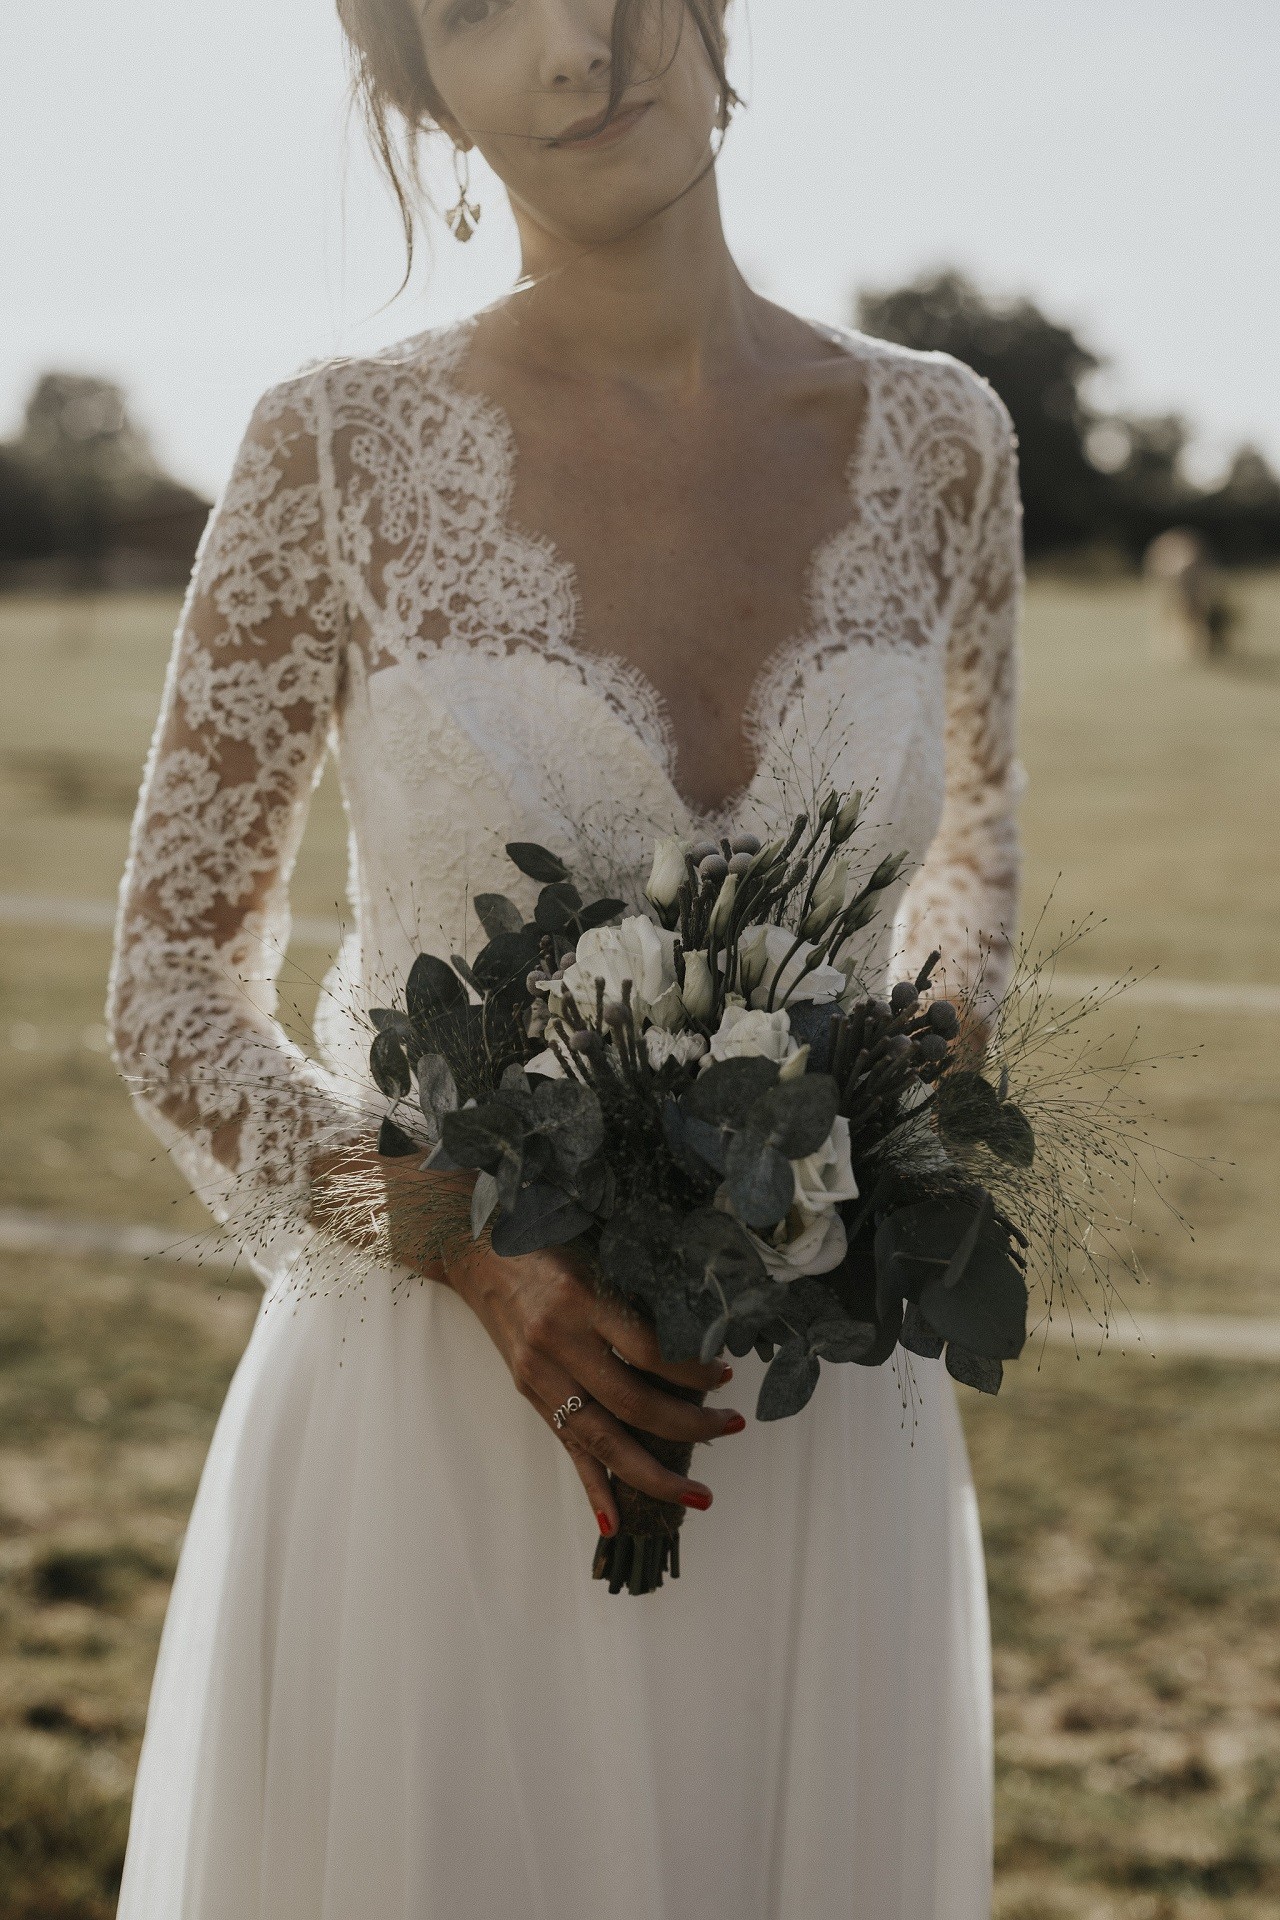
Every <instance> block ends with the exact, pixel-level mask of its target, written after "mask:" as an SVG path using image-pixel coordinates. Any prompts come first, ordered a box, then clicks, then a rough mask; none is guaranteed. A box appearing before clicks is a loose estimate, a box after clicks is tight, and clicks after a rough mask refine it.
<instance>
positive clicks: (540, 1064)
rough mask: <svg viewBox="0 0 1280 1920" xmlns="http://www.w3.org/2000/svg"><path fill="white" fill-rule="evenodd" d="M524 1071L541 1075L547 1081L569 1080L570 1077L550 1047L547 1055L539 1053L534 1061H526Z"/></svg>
mask: <svg viewBox="0 0 1280 1920" xmlns="http://www.w3.org/2000/svg"><path fill="white" fill-rule="evenodd" d="M524 1070H525V1072H526V1073H540V1074H541V1075H542V1077H543V1078H544V1079H545V1080H566V1079H568V1075H567V1074H566V1072H565V1070H564V1068H563V1067H562V1066H561V1065H560V1062H559V1060H558V1059H557V1058H556V1056H555V1054H554V1053H552V1051H551V1049H550V1047H548V1048H547V1050H546V1052H545V1053H537V1054H535V1055H534V1057H533V1059H532V1060H526V1061H525V1066H524Z"/></svg>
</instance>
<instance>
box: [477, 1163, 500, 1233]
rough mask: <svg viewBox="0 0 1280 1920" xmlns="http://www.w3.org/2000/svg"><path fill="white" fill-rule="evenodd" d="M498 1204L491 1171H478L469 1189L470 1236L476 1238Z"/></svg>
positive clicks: (486, 1224) (495, 1184)
mask: <svg viewBox="0 0 1280 1920" xmlns="http://www.w3.org/2000/svg"><path fill="white" fill-rule="evenodd" d="M497 1204H498V1183H497V1181H496V1180H495V1179H494V1177H493V1175H492V1174H491V1173H478V1174H477V1175H476V1184H475V1186H474V1187H473V1188H472V1189H471V1238H472V1239H473V1240H478V1239H479V1238H480V1235H481V1234H482V1233H483V1232H484V1230H485V1228H486V1227H487V1226H488V1224H489V1220H490V1217H491V1215H492V1213H493V1210H494V1208H495V1207H496V1206H497Z"/></svg>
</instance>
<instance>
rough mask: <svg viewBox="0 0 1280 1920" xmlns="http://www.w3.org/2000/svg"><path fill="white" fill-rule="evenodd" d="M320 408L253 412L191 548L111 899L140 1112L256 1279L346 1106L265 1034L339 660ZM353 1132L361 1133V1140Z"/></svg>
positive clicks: (336, 1138)
mask: <svg viewBox="0 0 1280 1920" xmlns="http://www.w3.org/2000/svg"><path fill="white" fill-rule="evenodd" d="M317 404H318V403H317V401H316V399H315V397H314V393H313V385H312V384H309V383H308V382H307V381H306V380H305V379H304V380H300V381H297V382H293V383H291V384H290V385H288V386H286V387H283V388H280V389H277V390H276V391H274V392H272V393H270V394H268V395H267V397H266V398H265V399H264V400H263V401H262V402H261V403H260V405H259V406H258V409H257V411H256V412H255V414H254V417H253V420H252V422H251V424H250V427H249V430H248V433H247V435H246V438H245V440H244V444H243V446H242V447H241V450H240V453H239V456H238V458H237V461H236V465H235V469H234V472H233V474H232V478H231V480H230V483H229V485H228V487H227V490H226V493H225V494H224V496H223V499H222V501H221V503H220V505H219V507H218V509H217V510H216V512H215V514H214V517H213V519H212V521H211V522H210V526H209V530H208V532H207V533H206V535H205V539H204V542H203V544H202V547H201V551H200V555H199V558H198V560H197V562H196V570H195V576H194V578H193V580H192V584H191V589H190V592H189V594H188V596H187V602H186V606H185V608H184V611H183V615H182V620H181V623H180V625H179V628H178V633H177V638H176V641H175V645H174V651H173V656H172V659H171V661H170V666H169V674H168V679H167V682H166V686H165V694H164V701H163V705H162V707H161V711H160V718H159V721H158V723H157V727H156V733H155V738H154V740H153V742H152V747H151V754H150V758H149V760H148V763H147V769H146V773H145V776H144V779H143V785H142V793H141V797H140V799H139V803H138V810H137V814H136V816H135V819H134V826H133V835H132V840H131V845H130V853H129V863H128V866H127V868H126V871H125V877H124V883H123V887H122V893H121V904H120V915H119V921H118V927H117V935H116V950H115V957H114V961H113V965H112V973H111V983H110V990H109V999H108V1020H109V1024H110V1028H111V1032H112V1035H113V1039H114V1044H115V1049H116V1057H117V1061H118V1064H119V1066H120V1069H121V1071H122V1073H123V1074H124V1075H125V1078H126V1080H127V1082H128V1084H129V1087H130V1091H131V1092H132V1094H133V1097H134V1100H135V1102H136V1104H137V1105H138V1107H139V1109H140V1111H141V1112H142V1114H143V1116H144V1117H145V1118H146V1120H147V1121H148V1122H149V1124H150V1125H151V1126H152V1127H153V1128H154V1130H155V1131H156V1132H157V1133H158V1134H159V1135H160V1137H161V1138H162V1139H163V1140H164V1141H165V1143H166V1145H167V1146H168V1147H169V1149H170V1151H171V1152H172V1153H173V1155H174V1158H175V1159H176V1160H177V1161H178V1164H179V1165H180V1166H181V1167H182V1168H183V1171H184V1172H185V1173H186V1175H187V1178H188V1179H189V1180H190V1181H191V1182H192V1184H193V1186H195V1187H196V1189H197V1190H198V1191H199V1192H200V1194H201V1197H202V1198H203V1199H205V1200H206V1202H207V1203H208V1204H209V1205H210V1206H211V1207H212V1210H213V1211H214V1212H215V1214H216V1215H217V1216H218V1217H219V1218H220V1219H221V1220H223V1221H224V1222H229V1223H230V1224H232V1226H233V1228H234V1229H235V1231H236V1232H237V1234H238V1236H239V1237H240V1238H241V1239H242V1241H243V1242H244V1243H245V1245H246V1247H247V1248H248V1250H249V1251H250V1253H251V1254H252V1255H253V1257H254V1258H255V1259H257V1260H258V1261H259V1263H260V1264H262V1265H263V1266H264V1268H265V1269H266V1270H271V1269H275V1268H277V1267H278V1265H279V1262H280V1258H281V1256H282V1255H287V1254H288V1252H289V1251H290V1250H291V1249H296V1248H297V1247H298V1246H299V1244H300V1243H301V1241H303V1240H305V1239H306V1237H307V1228H306V1224H305V1223H306V1214H307V1208H308V1200H309V1165H310V1161H311V1159H312V1157H313V1155H314V1154H315V1153H317V1152H318V1151H320V1150H322V1149H323V1148H327V1147H329V1146H337V1145H339V1144H341V1143H344V1142H347V1141H350V1140H351V1139H353V1138H354V1137H356V1136H357V1135H358V1134H359V1133H360V1132H361V1131H362V1129H361V1126H360V1120H359V1116H358V1114H357V1113H356V1112H355V1111H354V1108H355V1107H356V1105H357V1104H358V1103H356V1102H354V1101H353V1100H352V1099H351V1097H350V1096H349V1095H346V1094H345V1093H344V1090H343V1089H342V1088H341V1087H339V1086H338V1085H337V1084H336V1083H335V1082H334V1081H333V1079H332V1078H331V1076H329V1075H327V1074H325V1073H324V1072H323V1071H322V1070H321V1069H320V1068H319V1067H318V1066H317V1065H316V1064H315V1063H314V1062H313V1061H311V1060H310V1059H308V1058H307V1056H306V1055H304V1054H303V1053H302V1052H301V1051H300V1050H299V1049H298V1048H297V1047H295V1046H293V1045H292V1044H291V1042H290V1041H289V1040H288V1039H287V1038H286V1036H285V1034H284V1032H283V1031H282V1029H281V1028H280V1027H279V1025H277V1024H276V1022H275V1020H274V1019H273V1017H272V1016H273V1013H274V1009H275V994H276V980H277V977H278V974H279V971H280V966H281V962H282V959H283V955H284V950H285V946H286V944H287V941H288V935H289V904H288V882H289V876H290V872H291V870H292V866H293V862H294V859H295V857H296V854H297V850H298V843H299V841H300V839H301V837H302V829H303V824H304V821H305V818H306V814H307V809H308V806H309V803H310V798H311V793H312V790H313V788H314V786H315V784H316V781H317V779H318V778H319V774H320V770H321V767H322V764H323V760H324V753H325V746H326V739H327V731H328V726H329V722H330V718H331V715H332V713H333V709H334V703H335V697H336V689H337V678H338V672H339V659H340V646H339V637H340V602H339V595H338V592H337V589H336V585H335V581H334V577H333V573H332V570H331V568H330V564H329V557H328V547H327V539H326V516H325V510H324V500H323V493H322V487H321V482H320V472H319V455H318V444H319V441H318V433H317V423H316V407H317ZM366 1126H367V1123H366Z"/></svg>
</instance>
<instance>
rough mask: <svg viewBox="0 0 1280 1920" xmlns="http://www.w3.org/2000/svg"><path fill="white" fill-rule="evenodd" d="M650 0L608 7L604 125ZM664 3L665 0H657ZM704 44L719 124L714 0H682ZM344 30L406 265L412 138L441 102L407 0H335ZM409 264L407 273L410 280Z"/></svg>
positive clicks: (415, 163) (414, 178) (415, 179)
mask: <svg viewBox="0 0 1280 1920" xmlns="http://www.w3.org/2000/svg"><path fill="white" fill-rule="evenodd" d="M652 4H653V0H616V4H615V7H614V15H613V32H612V58H611V62H610V68H609V98H608V101H607V103H606V105H605V107H604V109H603V111H602V113H601V115H600V124H601V125H602V126H603V125H604V124H605V123H606V122H607V121H608V120H610V119H612V117H613V115H614V114H615V113H616V112H617V111H618V108H619V106H620V104H621V102H622V96H623V95H624V93H625V92H626V90H627V88H628V87H629V86H630V85H631V81H632V78H633V76H634V69H635V58H636V55H635V48H636V43H637V40H638V38H639V29H640V24H641V21H642V19H643V15H644V11H645V9H646V7H648V6H650V5H652ZM659 4H665V0H659ZM680 4H681V5H682V6H683V8H684V11H685V13H686V15H687V16H688V18H689V19H690V20H691V21H692V22H693V25H694V27H695V28H696V30H697V33H698V36H699V38H700V39H701V41H702V44H703V46H704V47H705V49H706V53H707V58H708V60H709V61H710V62H711V67H712V71H713V72H714V74H715V77H716V82H717V85H718V86H719V89H720V124H721V127H722V128H723V127H725V126H727V125H728V122H729V115H730V114H731V113H732V111H733V109H734V107H735V106H736V105H737V104H738V96H737V94H736V93H735V92H734V90H733V88H732V87H731V86H730V85H729V76H728V74H727V72H726V71H725V60H726V56H727V46H726V42H725V30H724V7H723V5H722V4H720V0H680ZM337 5H338V18H339V20H340V21H341V22H342V27H343V31H344V32H345V34H346V37H347V45H348V51H349V53H350V57H351V65H352V91H353V94H354V97H355V102H356V105H357V106H358V107H359V109H360V113H361V115H362V117H363V119H364V123H365V128H366V131H367V132H368V135H369V141H370V144H371V146H372V147H373V151H374V154H375V156H376V157H377V159H378V161H379V163H380V165H381V166H382V169H383V171H384V172H385V174H386V175H387V178H388V179H389V181H390V182H391V190H392V192H393V193H394V194H395V197H396V205H397V206H398V208H399V210H400V221H401V225H402V226H403V228H404V244H405V252H406V254H407V256H408V269H411V268H412V266H413V245H414V226H415V220H416V216H417V209H418V207H419V206H420V205H421V202H422V198H423V188H422V178H421V174H420V171H419V147H418V142H419V139H420V138H421V136H422V135H423V134H424V133H430V132H432V131H433V130H434V129H435V128H437V127H438V126H439V125H440V121H441V118H442V116H443V115H444V113H445V106H444V102H443V101H442V100H441V98H440V96H439V94H438V93H437V92H436V90H435V86H434V84H433V82H432V79H431V75H430V73H429V72H428V70H427V61H426V56H425V54H424V53H423V50H422V40H421V37H420V35H419V32H418V22H417V17H416V15H415V13H414V8H413V0H337ZM408 269H406V274H405V279H406V281H407V280H408Z"/></svg>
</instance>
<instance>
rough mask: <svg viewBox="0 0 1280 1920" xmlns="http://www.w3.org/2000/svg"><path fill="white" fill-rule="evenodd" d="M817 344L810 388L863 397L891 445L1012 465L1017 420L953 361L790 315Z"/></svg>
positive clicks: (991, 390) (946, 355)
mask: <svg viewBox="0 0 1280 1920" xmlns="http://www.w3.org/2000/svg"><path fill="white" fill-rule="evenodd" d="M789 318H791V319H792V320H793V321H794V322H795V323H796V324H797V325H798V326H800V327H803V329H804V331H805V333H806V334H807V336H808V338H809V341H810V342H811V343H812V359H811V360H810V361H809V364H808V367H807V374H808V378H809V381H810V383H811V384H812V385H813V386H814V387H815V389H817V390H819V391H825V392H826V393H827V394H828V395H832V394H834V395H835V396H837V398H839V397H841V396H843V395H845V394H848V395H853V394H855V393H856V394H859V395H860V396H862V397H863V399H864V400H865V401H866V402H867V403H868V404H869V405H870V406H871V408H872V410H873V413H875V414H878V415H879V417H880V421H881V424H882V426H883V427H884V429H885V430H886V432H888V434H889V436H890V438H892V439H895V440H896V439H899V438H900V437H901V436H903V435H905V436H907V437H908V438H909V439H912V440H917V441H918V442H919V443H920V445H921V446H922V447H923V445H924V444H925V443H935V444H936V442H937V440H938V438H939V437H940V436H945V437H946V438H947V439H948V440H951V441H952V442H954V441H955V440H957V439H958V440H960V441H962V442H964V443H965V444H966V445H967V446H968V447H969V448H970V449H971V451H972V452H973V454H975V455H976V456H977V457H978V458H979V460H980V461H981V463H982V464H983V465H984V466H999V465H1002V464H1007V463H1008V462H1009V460H1010V457H1011V456H1012V455H1013V454H1014V453H1015V452H1016V449H1017V436H1016V434H1015V432H1014V426H1013V421H1012V418H1011V417H1010V414H1009V410H1008V408H1007V407H1006V406H1005V403H1004V401H1003V400H1002V399H1001V398H1000V396H999V394H998V393H997V392H996V390H995V388H994V387H993V386H992V385H991V383H990V382H989V381H988V380H985V379H984V378H983V377H982V375H981V374H979V373H975V371H974V369H973V368H972V367H969V366H966V365H965V363H964V362H963V361H962V360H957V359H956V358H955V357H954V356H953V355H952V354H949V353H938V352H924V351H921V350H920V349H919V348H916V347H904V346H899V345H898V344H897V342H896V341H893V340H880V339H877V338H876V337H875V336H874V335H872V334H867V333H860V332H859V331H858V330H857V329H856V328H854V327H843V326H834V325H831V324H829V323H826V322H821V321H815V320H800V319H799V317H798V316H795V315H791V316H789Z"/></svg>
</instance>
